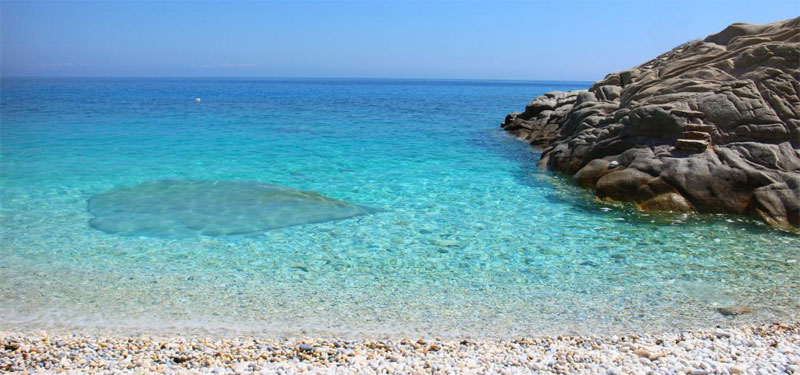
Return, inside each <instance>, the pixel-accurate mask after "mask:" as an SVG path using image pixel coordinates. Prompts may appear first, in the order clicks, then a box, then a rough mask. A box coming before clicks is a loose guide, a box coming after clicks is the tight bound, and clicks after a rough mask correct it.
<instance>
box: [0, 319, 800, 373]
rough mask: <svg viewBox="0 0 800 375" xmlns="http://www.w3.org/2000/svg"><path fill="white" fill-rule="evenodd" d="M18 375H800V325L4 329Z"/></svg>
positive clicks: (8, 369) (3, 340)
mask: <svg viewBox="0 0 800 375" xmlns="http://www.w3.org/2000/svg"><path fill="white" fill-rule="evenodd" d="M0 372H2V373H18V374H49V373H64V374H144V373H160V374H212V373H213V374H251V373H256V374H299V373H303V374H692V375H702V374H759V375H761V374H800V323H793V324H777V323H775V324H769V325H751V326H744V327H739V328H732V329H711V330H697V331H686V332H681V333H663V334H641V335H638V334H631V335H625V336H538V337H527V338H525V337H520V338H515V339H509V340H497V339H481V340H458V339H445V340H442V339H438V338H435V339H430V340H428V339H425V340H413V339H397V338H392V339H370V340H366V339H365V340H339V339H288V338H287V339H262V338H258V337H236V338H213V337H192V336H174V337H158V336H124V335H119V336H113V335H94V334H92V335H88V334H86V335H83V334H55V335H50V334H48V333H46V332H32V333H11V332H5V333H0Z"/></svg>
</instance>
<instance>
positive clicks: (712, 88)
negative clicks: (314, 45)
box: [502, 18, 800, 230]
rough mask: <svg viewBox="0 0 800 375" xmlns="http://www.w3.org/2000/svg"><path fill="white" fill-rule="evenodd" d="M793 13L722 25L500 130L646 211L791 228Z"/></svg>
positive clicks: (799, 204) (797, 138)
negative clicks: (747, 218)
mask: <svg viewBox="0 0 800 375" xmlns="http://www.w3.org/2000/svg"><path fill="white" fill-rule="evenodd" d="M798 93H800V18H795V19H791V20H786V21H780V22H775V23H771V24H766V25H752V24H741V23H736V24H732V25H730V26H729V27H727V28H726V29H724V30H722V31H721V32H719V33H717V34H713V35H710V36H708V37H707V38H705V39H703V40H695V41H691V42H688V43H685V44H683V45H680V46H678V47H676V48H674V49H673V50H671V51H669V52H667V53H665V54H663V55H661V56H658V57H656V58H655V59H653V60H651V61H648V62H646V63H644V64H642V65H639V66H637V67H635V68H633V69H630V70H626V71H622V72H618V73H612V74H609V75H607V76H606V77H605V78H604V79H603V80H601V81H599V82H596V83H595V84H594V85H592V86H591V87H590V88H589V89H588V90H578V91H570V92H550V93H547V94H545V95H542V96H540V97H538V98H536V99H535V100H533V101H532V102H530V104H528V105H527V107H526V108H525V111H524V112H515V113H511V114H510V115H508V116H507V117H506V119H505V121H504V122H503V124H502V127H503V128H504V129H505V130H507V131H509V132H512V133H513V134H515V135H516V136H518V137H519V138H520V139H523V140H525V141H527V142H529V143H531V144H532V145H535V146H539V147H541V148H543V152H542V156H541V160H540V162H539V165H540V166H541V167H542V168H547V169H549V170H552V171H557V172H563V173H566V174H569V175H571V176H573V177H574V179H575V182H576V183H577V184H579V185H581V186H586V187H591V188H594V189H595V190H596V192H597V196H598V197H599V198H601V199H611V200H619V201H629V202H633V203H635V204H636V205H637V206H638V207H639V208H640V209H641V210H644V211H677V212H687V211H698V212H711V213H733V214H746V215H751V216H755V217H758V218H760V219H762V220H763V221H765V222H767V223H768V224H770V225H773V226H775V227H779V228H784V229H788V230H797V229H798V228H800V151H799V150H798V149H799V148H800V96H799V94H798Z"/></svg>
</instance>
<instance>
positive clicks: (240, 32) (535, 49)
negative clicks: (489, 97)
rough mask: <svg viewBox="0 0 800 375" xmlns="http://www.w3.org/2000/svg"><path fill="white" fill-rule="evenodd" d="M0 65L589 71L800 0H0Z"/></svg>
mask: <svg viewBox="0 0 800 375" xmlns="http://www.w3.org/2000/svg"><path fill="white" fill-rule="evenodd" d="M0 7H1V8H0V28H1V29H0V46H1V48H2V51H1V52H2V53H1V54H0V64H2V66H0V68H1V69H2V70H0V72H2V75H3V76H6V77H7V76H266V77H396V78H490V79H540V80H597V79H600V78H602V77H603V76H604V75H605V74H606V73H608V72H612V71H618V70H621V69H626V68H629V67H632V66H635V65H637V64H639V63H642V62H644V61H647V60H649V59H650V58H652V57H654V56H656V55H658V54H660V53H662V52H665V51H667V50H669V49H671V48H672V47H674V46H676V45H678V44H680V43H682V42H685V41H688V40H692V39H696V38H701V37H705V36H706V35H707V34H710V33H714V32H717V31H719V30H721V29H722V28H724V27H725V26H726V25H728V24H730V23H732V22H751V23H764V22H771V21H776V20H781V19H787V18H793V17H797V16H798V15H800V1H798V0H789V1H775V0H773V1H769V0H747V1H740V0H727V1H702V0H693V1H684V0H678V1H671V0H663V1H610V0H607V1H515V2H502V1H436V0H429V1H366V0H364V1H349V2H339V1H270V2H241V1H235V2H234V1H224V2H223V1H219V2H216V1H213V2H212V1H191V2H190V1H169V2H150V1H131V2H123V1H107V2H90V1H80V2H72V1H57V2H55V1H53V2H45V1H24V2H14V1H2V2H0Z"/></svg>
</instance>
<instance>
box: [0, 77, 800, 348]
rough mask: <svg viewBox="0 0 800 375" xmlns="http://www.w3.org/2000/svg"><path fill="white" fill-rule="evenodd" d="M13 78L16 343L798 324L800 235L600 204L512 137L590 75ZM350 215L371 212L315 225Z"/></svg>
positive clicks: (1, 137)
mask: <svg viewBox="0 0 800 375" xmlns="http://www.w3.org/2000/svg"><path fill="white" fill-rule="evenodd" d="M0 85H1V86H0V330H5V331H29V330H40V329H42V330H49V331H60V330H63V331H68V332H75V331H78V332H87V331H88V332H125V333H131V332H133V333H136V332H155V333H170V332H181V333H184V332H185V333H197V334H217V335H237V334H244V333H246V334H258V335H266V336H274V337H298V336H326V337H327V336H330V337H397V336H403V337H428V336H431V337H436V336H439V337H499V338H508V337H517V336H524V335H543V334H547V335H551V334H552V335H567V334H619V333H630V332H659V331H674V330H682V329H694V328H710V327H716V326H740V325H744V324H751V323H761V322H771V321H787V320H788V321H795V320H797V319H798V311H800V294H798V293H797V291H798V290H800V264H799V263H800V262H799V261H800V251H799V250H800V236H798V235H797V234H793V233H787V232H783V231H779V230H776V229H773V228H770V227H769V226H767V225H765V224H762V223H760V222H758V221H756V220H753V219H750V218H746V217H738V216H730V215H707V214H705V215H701V214H655V213H642V212H639V211H637V210H636V209H635V208H634V207H632V206H630V205H627V204H620V203H610V202H603V201H599V200H597V199H595V197H594V195H593V193H592V191H590V190H587V189H584V188H579V187H576V186H575V185H573V184H572V182H571V179H570V177H569V176H563V175H559V174H555V173H551V172H547V171H543V170H541V169H539V168H538V167H537V166H536V162H537V161H538V159H539V156H540V152H541V150H537V149H534V148H531V147H530V146H529V145H527V144H526V143H524V142H520V141H518V140H517V139H515V138H514V137H513V136H511V135H509V134H507V133H505V132H503V131H502V130H501V129H500V126H499V124H500V122H502V120H503V118H504V116H505V115H506V114H507V113H509V112H512V111H520V110H522V109H523V108H524V107H525V104H526V103H527V102H529V101H530V100H532V99H534V98H535V97H536V96H538V95H541V94H543V93H545V92H548V91H553V90H576V89H585V88H587V87H588V86H589V85H590V83H589V82H548V81H487V80H390V79H300V78H298V79H267V78H258V79H255V78H254V79H248V78H180V79H178V78H174V79H172V78H171V79H165V78H3V79H2V80H1V81H0ZM190 187H191V188H190ZM267 187H268V188H267ZM272 188H275V189H287V190H285V191H287V192H291V194H289V196H291V197H298V196H299V197H301V198H300V199H301V201H296V202H295V201H294V200H291V202H289V201H290V200H283V201H281V200H280V199H283V198H280V197H283V196H284V195H280V196H279V198H280V199H277V198H274V197H273V196H272V195H269V194H267V192H268V191H273V190H270V189H272ZM259 189H261V190H259ZM279 191H284V190H279ZM120 192H125V194H121V193H120ZM159 194H160V195H159ZM263 194H267V195H263ZM108 197H111V198H108ZM262 197H263V199H262ZM287 199H288V198H287ZM291 199H294V198H291ZM99 201H102V202H103V204H104V205H105V206H104V207H103V210H102V211H101V210H99V209H93V208H92V205H91V204H90V203H91V202H99ZM287 202H289V203H287ZM330 202H333V203H330ZM98 204H99V203H98ZM330 205H347V206H348V207H357V208H359V209H360V208H365V209H364V210H362V211H363V212H362V211H358V212H357V213H358V214H357V215H344V216H347V217H334V216H335V215H333V216H331V215H328V216H325V215H323V216H313V215H315V214H316V213H317V211H315V210H319V207H323V208H327V209H329V208H330V207H331V206H330ZM276 207H278V208H280V209H287V210H289V211H286V212H289V213H287V214H285V215H284V214H283V213H280V214H274V213H275V212H279V211H275V210H277V209H278V208H276ZM287 207H288V208H287ZM336 207H339V206H336ZM367 208H368V209H367ZM109 212H110V214H109ZM280 212H283V211H280ZM201 214H202V215H205V216H202V217H203V218H204V219H202V220H201V219H198V220H195V221H197V222H199V223H194V224H191V225H189V224H186V221H185V220H186V217H189V218H190V219H191V218H198V217H200V216H196V215H201ZM187 215H188V216H187ZM286 215H290V216H293V217H294V216H297V217H294V218H295V219H298V218H299V219H298V220H299V223H298V221H297V220H295V221H292V222H288V221H285V222H284V221H281V220H284V219H285V217H286ZM304 215H305V216H304ZM312 216H313V217H312ZM312 219H313V220H312ZM267 220H278V222H277V223H271V224H270V225H266V224H263V222H264V221H267ZM98 223H99V224H98ZM251 224H252V225H251ZM262 224H263V225H262ZM279 224H285V225H279ZM109 228H111V229H109ZM120 228H122V229H120ZM173 234H174V235H173ZM731 306H746V307H747V308H748V309H750V310H752V312H750V313H747V314H742V315H736V316H728V315H724V314H722V313H721V312H720V308H724V307H731Z"/></svg>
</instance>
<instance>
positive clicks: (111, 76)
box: [0, 75, 597, 84]
mask: <svg viewBox="0 0 800 375" xmlns="http://www.w3.org/2000/svg"><path fill="white" fill-rule="evenodd" d="M18 78H27V79H75V78H83V79H87V78H88V79H137V78H139V79H273V80H280V79H284V80H359V79H360V80H376V81H378V80H396V81H498V82H554V83H589V84H592V83H595V82H597V81H592V80H565V79H530V78H521V79H514V78H442V77H438V78H431V77H314V76H284V77H281V76H159V75H153V76H144V75H142V76H139V75H130V76H125V75H108V76H88V75H87V76H81V75H74V76H71V75H63V76H61V75H40V76H37V75H8V76H7V75H0V80H2V79H18Z"/></svg>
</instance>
